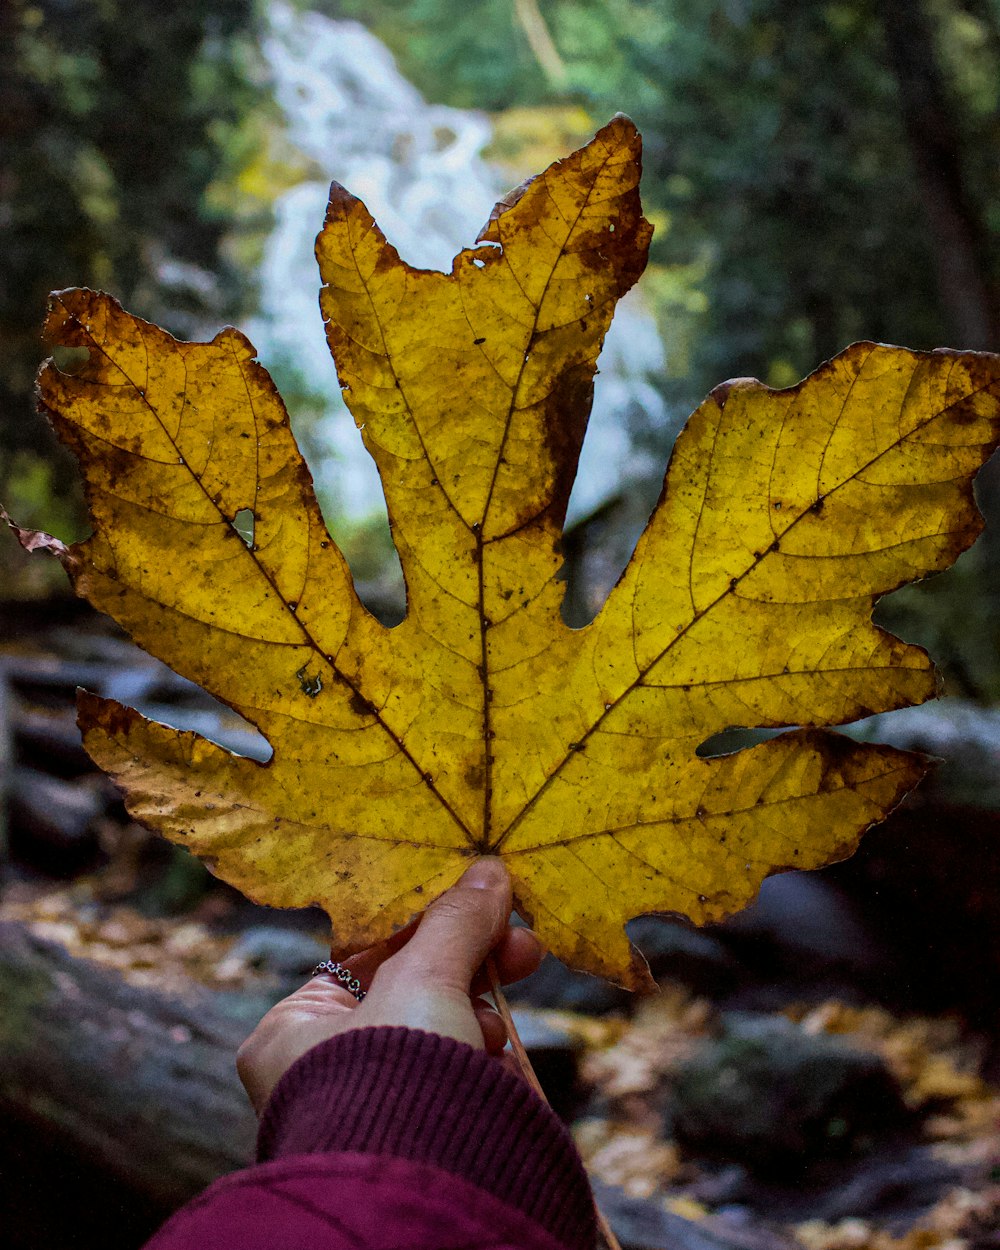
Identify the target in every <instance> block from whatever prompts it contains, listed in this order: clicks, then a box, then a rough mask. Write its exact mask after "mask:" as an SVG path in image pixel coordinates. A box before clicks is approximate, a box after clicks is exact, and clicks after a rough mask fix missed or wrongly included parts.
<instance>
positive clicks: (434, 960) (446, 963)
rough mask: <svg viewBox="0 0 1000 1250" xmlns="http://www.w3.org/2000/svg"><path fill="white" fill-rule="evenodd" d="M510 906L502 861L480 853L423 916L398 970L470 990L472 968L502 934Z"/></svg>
mask: <svg viewBox="0 0 1000 1250" xmlns="http://www.w3.org/2000/svg"><path fill="white" fill-rule="evenodd" d="M510 909H511V885H510V876H509V874H508V872H507V869H506V868H505V867H504V865H503V862H502V861H501V860H499V859H497V858H495V857H493V856H488V857H484V858H483V859H477V860H476V862H475V863H474V864H473V865H472V866H471V867H470V868H469V869H467V870H466V872H465V875H464V876H463V877H462V878H461V880H460V881H459V882H458V883H457V884H456V885H453V886H452V888H451V889H450V890H447V891H446V892H445V893H444V894H442V895H441V897H440V898H438V899H435V900H434V902H433V903H431V905H430V907H428V908H427V910H426V911H425V912H424V914H423V916H421V918H420V924H419V925H418V926H417V931H416V933H415V934H414V935H413V937H412V938H410V940H409V942H407V944H406V945H405V946H404V947H403V949H402V950H401V951H399V952H398V954H397V955H396V956H395V957H394V958H393V960H392V963H393V965H394V971H396V970H398V971H399V972H400V973H403V974H404V975H405V976H406V977H407V978H411V979H412V980H413V981H414V982H423V983H424V984H426V985H433V986H435V987H436V988H445V987H446V988H448V989H456V990H461V991H462V992H463V993H466V994H467V993H468V992H469V988H470V986H471V984H472V977H473V974H474V973H475V972H476V970H477V969H478V968H479V966H480V965H481V964H482V962H483V960H484V959H485V958H486V956H487V955H488V954H489V953H490V951H491V950H492V949H493V947H494V946H496V944H497V942H499V941H500V938H501V937H502V936H503V933H504V930H505V929H506V927H507V921H508V920H509V919H510Z"/></svg>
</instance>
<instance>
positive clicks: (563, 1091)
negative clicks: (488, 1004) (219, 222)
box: [511, 1007, 583, 1121]
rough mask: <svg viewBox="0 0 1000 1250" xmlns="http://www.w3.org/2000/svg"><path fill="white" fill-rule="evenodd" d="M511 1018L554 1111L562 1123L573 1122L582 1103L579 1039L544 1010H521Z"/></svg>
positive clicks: (523, 1008)
mask: <svg viewBox="0 0 1000 1250" xmlns="http://www.w3.org/2000/svg"><path fill="white" fill-rule="evenodd" d="M511 1015H512V1016H513V1017H514V1027H515V1028H516V1029H517V1034H518V1037H520V1039H521V1043H522V1045H523V1046H524V1049H525V1050H526V1051H527V1052H528V1058H529V1059H530V1060H531V1066H532V1067H533V1068H534V1069H535V1075H536V1076H537V1077H538V1080H539V1082H540V1083H541V1086H542V1089H544V1090H545V1096H546V1098H548V1100H549V1103H550V1104H551V1106H552V1110H553V1111H554V1112H555V1113H556V1115H558V1116H560V1117H561V1118H562V1119H563V1120H566V1121H569V1120H571V1119H572V1118H573V1117H574V1116H575V1115H576V1114H577V1113H578V1112H579V1110H580V1106H581V1104H582V1100H583V1090H582V1088H581V1086H580V1083H579V1080H578V1066H579V1064H578V1060H579V1053H580V1042H579V1040H578V1039H577V1038H575V1037H574V1036H573V1035H572V1034H571V1033H570V1032H569V1030H567V1029H565V1028H563V1027H562V1026H560V1025H558V1024H556V1023H554V1022H553V1021H552V1020H551V1019H549V1018H548V1017H547V1016H546V1013H545V1012H544V1011H535V1010H533V1009H532V1008H530V1007H518V1008H517V1009H516V1010H514V1011H512V1012H511Z"/></svg>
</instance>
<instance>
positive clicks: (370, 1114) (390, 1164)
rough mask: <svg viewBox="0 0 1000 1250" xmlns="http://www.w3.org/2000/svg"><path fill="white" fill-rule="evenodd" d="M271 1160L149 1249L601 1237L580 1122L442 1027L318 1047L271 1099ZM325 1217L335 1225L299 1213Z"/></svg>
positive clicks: (266, 1155) (494, 1243)
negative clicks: (573, 1130)
mask: <svg viewBox="0 0 1000 1250" xmlns="http://www.w3.org/2000/svg"><path fill="white" fill-rule="evenodd" d="M258 1160H259V1165H258V1166H257V1167H256V1168H251V1169H249V1170H248V1171H246V1172H241V1173H235V1174H233V1175H232V1176H229V1177H225V1178H223V1180H222V1181H219V1182H216V1184H215V1185H213V1186H211V1187H210V1189H209V1190H207V1191H206V1193H205V1194H203V1195H202V1196H201V1198H199V1199H196V1200H195V1202H194V1203H191V1204H189V1205H188V1207H185V1208H183V1209H182V1211H180V1212H179V1213H178V1214H177V1215H176V1216H174V1217H173V1219H172V1220H171V1221H170V1222H169V1223H168V1224H167V1225H166V1226H165V1227H164V1228H163V1229H162V1230H161V1231H160V1233H159V1234H158V1235H157V1236H156V1237H155V1238H154V1239H153V1241H152V1242H151V1243H149V1247H148V1250H188V1248H189V1247H190V1248H191V1250H194V1247H198V1250H202V1247H208V1246H210V1247H211V1250H230V1247H232V1250H235V1248H236V1247H237V1246H239V1247H241V1248H245V1247H249V1246H256V1245H257V1244H258V1242H257V1241H256V1240H254V1238H255V1237H260V1242H259V1244H260V1245H261V1246H267V1247H273V1248H274V1250H284V1247H285V1246H286V1245H288V1246H289V1247H292V1246H294V1247H296V1250H298V1248H299V1247H302V1248H305V1247H307V1246H308V1247H312V1246H313V1245H315V1246H317V1247H324V1250H325V1248H326V1247H329V1248H330V1250H341V1248H342V1247H343V1248H344V1250H351V1248H353V1247H354V1246H362V1245H363V1246H366V1247H372V1248H373V1250H374V1248H375V1247H381V1246H383V1245H385V1246H387V1247H388V1246H393V1247H397V1246H404V1245H405V1246H408V1247H409V1246H413V1247H422V1246H424V1245H425V1244H426V1245H427V1246H429V1247H444V1246H446V1245H450V1244H452V1240H453V1238H457V1239H458V1240H456V1241H454V1244H455V1245H456V1246H459V1245H461V1246H463V1247H468V1248H469V1250H472V1248H473V1247H476V1248H478V1247H482V1250H494V1248H495V1250H501V1248H505V1247H508V1246H511V1247H518V1248H520V1247H524V1248H525V1250H560V1248H562V1250H565V1248H570V1250H593V1247H594V1246H595V1244H596V1237H597V1233H596V1225H595V1220H594V1209H593V1202H592V1199H591V1196H590V1186H589V1184H588V1182H587V1177H586V1173H585V1172H584V1169H583V1165H582V1163H581V1161H580V1157H579V1155H578V1154H577V1152H576V1150H575V1148H574V1146H573V1143H572V1139H571V1138H570V1136H569V1133H568V1132H567V1130H566V1128H565V1126H564V1125H563V1124H562V1123H561V1122H560V1121H559V1119H558V1118H557V1117H556V1116H555V1115H554V1114H553V1112H552V1111H551V1110H550V1109H549V1108H548V1107H547V1106H546V1105H545V1104H544V1103H543V1102H542V1101H541V1100H540V1099H539V1098H538V1097H537V1096H536V1095H535V1094H534V1093H533V1092H532V1090H530V1089H529V1088H528V1086H527V1085H526V1084H525V1083H524V1082H523V1081H522V1080H521V1079H520V1077H518V1076H516V1075H515V1074H514V1073H513V1072H511V1071H509V1070H508V1069H507V1068H506V1067H505V1066H504V1065H503V1064H501V1063H499V1062H498V1061H497V1060H496V1059H494V1058H491V1057H490V1056H488V1055H487V1054H485V1053H484V1052H483V1051H477V1050H473V1049H472V1047H470V1046H466V1045H464V1044H463V1043H461V1042H455V1041H452V1040H451V1039H449V1038H444V1037H440V1036H438V1035H437V1034H433V1033H423V1032H420V1031H418V1030H415V1029H403V1028H377V1029H356V1030H352V1031H351V1032H348V1033H343V1034H341V1035H339V1036H338V1037H335V1038H332V1039H331V1040H330V1041H328V1042H323V1043H321V1044H320V1045H319V1046H316V1047H314V1048H313V1049H312V1050H310V1051H309V1052H308V1053H307V1054H305V1055H303V1057H302V1058H301V1059H300V1060H298V1062H297V1063H295V1064H293V1065H292V1067H291V1068H290V1069H289V1070H288V1071H287V1072H286V1073H285V1075H284V1076H283V1077H282V1079H281V1080H280V1081H279V1083H278V1086H277V1088H276V1089H275V1091H274V1093H273V1094H272V1096H271V1099H270V1101H269V1102H268V1105H267V1107H266V1108H265V1111H264V1115H263V1118H262V1120H261V1125H260V1134H259V1137H258ZM274 1203H277V1204H278V1208H276V1212H279V1208H280V1211H283V1215H281V1214H280V1212H279V1213H276V1214H275V1216H274V1220H275V1223H274V1225H273V1227H272V1226H271V1224H270V1223H269V1219H270V1217H269V1216H268V1215H267V1212H268V1211H270V1210H271V1207H272V1206H273V1204H274ZM301 1203H305V1206H306V1207H307V1208H309V1211H306V1210H305V1208H302V1209H301V1210H300V1208H299V1206H296V1205H295V1204H301ZM293 1209H294V1218H293V1217H292V1215H290V1212H292V1211H293ZM321 1217H322V1218H325V1219H332V1220H334V1222H335V1223H334V1225H333V1226H331V1228H330V1229H328V1230H326V1231H324V1228H323V1227H321V1226H319V1225H317V1229H315V1230H312V1231H311V1232H310V1230H308V1229H307V1228H306V1227H305V1224H302V1223H300V1222H296V1221H302V1220H306V1221H308V1219H313V1220H314V1221H315V1220H318V1219H320V1218H321ZM290 1219H291V1223H289V1220H290ZM352 1221H355V1222H356V1228H355V1226H354V1224H352ZM348 1225H350V1226H351V1227H348ZM351 1228H354V1229H355V1233H356V1234H357V1240H354V1239H353V1237H354V1234H353V1233H352V1232H351ZM314 1236H315V1237H318V1238H319V1239H318V1240H314V1239H311V1238H313V1237H314ZM286 1237H287V1238H289V1240H287V1241H286V1239H285V1238H286ZM248 1238H249V1239H248Z"/></svg>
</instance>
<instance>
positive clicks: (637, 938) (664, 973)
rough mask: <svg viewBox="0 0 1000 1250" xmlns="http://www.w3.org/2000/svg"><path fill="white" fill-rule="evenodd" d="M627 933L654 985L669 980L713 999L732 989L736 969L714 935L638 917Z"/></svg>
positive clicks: (658, 918)
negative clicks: (637, 949) (647, 967)
mask: <svg viewBox="0 0 1000 1250" xmlns="http://www.w3.org/2000/svg"><path fill="white" fill-rule="evenodd" d="M627 931H628V935H629V938H630V939H631V940H632V942H633V943H634V944H635V945H636V946H637V947H638V948H639V950H641V951H642V953H643V955H644V956H645V957H646V962H647V963H648V964H649V970H650V972H652V974H653V976H654V977H655V978H656V979H657V981H660V980H665V979H667V978H669V979H670V980H672V981H680V982H681V984H683V985H686V986H688V987H689V988H690V989H691V990H693V991H694V993H696V994H708V995H712V996H715V995H718V994H724V993H726V992H728V991H729V990H730V989H732V988H733V986H734V984H735V982H736V977H737V965H736V962H735V960H734V959H733V957H732V955H730V953H729V951H728V950H727V949H726V947H725V945H724V943H723V942H721V941H720V940H719V938H718V937H717V936H715V934H713V933H710V932H706V931H705V930H704V929H697V928H695V927H694V926H693V925H691V924H685V923H684V922H682V921H680V920H674V919H671V918H670V917H668V916H639V917H638V918H637V919H636V920H632V921H630V923H629V924H628V925H627Z"/></svg>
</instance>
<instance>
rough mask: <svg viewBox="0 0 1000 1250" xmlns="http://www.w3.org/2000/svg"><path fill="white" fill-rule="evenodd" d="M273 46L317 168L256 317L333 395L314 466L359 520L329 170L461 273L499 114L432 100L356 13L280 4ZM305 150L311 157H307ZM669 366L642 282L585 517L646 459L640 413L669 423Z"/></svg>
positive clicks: (292, 131)
mask: <svg viewBox="0 0 1000 1250" xmlns="http://www.w3.org/2000/svg"><path fill="white" fill-rule="evenodd" d="M268 23H269V29H268V33H267V35H266V38H265V40H264V45H263V51H264V55H265V57H266V59H267V63H268V65H269V68H270V72H271V76H272V80H273V85H274V93H275V98H276V100H277V102H278V104H279V106H280V107H281V109H282V111H283V113H284V116H285V122H286V141H287V143H288V145H289V146H290V147H291V148H292V149H294V150H295V152H296V153H297V154H298V159H299V162H300V163H304V164H305V165H306V167H307V169H308V171H309V172H308V173H307V176H306V178H305V179H304V180H303V181H301V182H299V183H297V185H295V186H294V187H292V188H291V190H289V191H287V192H285V193H284V194H283V195H281V196H280V197H279V199H278V200H277V202H276V204H275V227H274V230H273V232H272V234H271V236H270V238H269V240H268V243H267V246H266V250H265V257H264V264H263V269H262V272H261V291H260V295H261V304H260V307H261V312H260V315H259V317H258V318H257V319H256V320H255V322H254V323H253V324H252V325H251V326H250V327H249V333H250V338H251V339H252V341H253V342H254V343H255V344H256V346H257V349H258V352H259V354H260V359H261V360H262V362H263V363H264V364H265V365H267V364H268V363H269V361H275V360H284V361H288V362H293V363H294V364H295V366H296V367H297V369H298V371H299V373H300V374H301V376H302V379H303V381H304V382H305V383H306V384H307V386H308V388H309V389H310V391H315V392H318V393H320V394H323V395H328V396H329V397H330V398H329V413H330V417H331V419H329V420H327V421H326V422H325V423H324V427H325V428H324V431H323V434H324V441H325V442H326V443H327V445H328V446H329V448H330V451H331V453H332V455H331V457H330V461H329V462H328V463H327V464H323V465H315V464H314V465H312V466H311V467H312V468H313V471H314V475H315V477H316V478H317V481H318V483H319V484H320V485H321V487H322V488H323V490H324V492H325V493H326V495H327V497H330V496H332V497H333V498H334V499H336V500H337V502H338V504H339V507H340V508H341V510H342V511H343V513H344V514H345V515H346V516H348V517H351V518H361V517H364V516H367V515H368V514H370V513H371V512H373V511H375V510H376V509H378V508H381V507H382V506H383V505H382V492H381V485H380V483H379V480H378V474H377V473H376V471H375V467H374V464H373V462H372V461H371V460H370V458H369V456H368V453H367V452H366V451H365V450H364V447H363V446H362V443H361V438H360V436H359V434H358V432H357V430H356V429H355V427H354V423H353V421H352V420H351V419H350V417H349V415H348V414H347V412H346V409H345V408H344V405H343V401H342V400H341V398H340V389H339V386H338V383H337V377H336V373H335V371H334V368H333V363H332V361H331V360H330V356H329V352H328V349H327V346H326V340H325V338H324V334H323V323H322V320H321V317H320V313H319V304H318V293H319V275H318V272H317V269H316V262H315V259H314V257H313V244H314V241H315V238H316V234H317V233H318V231H319V228H320V226H321V225H322V223H323V218H324V215H325V212H326V200H327V192H328V188H329V181H330V179H335V180H336V181H337V182H340V183H342V184H343V185H344V186H346V187H348V188H349V189H350V191H351V192H352V193H353V194H354V195H357V196H359V197H360V198H361V199H363V200H364V201H365V203H366V204H367V206H368V208H369V210H370V211H371V213H372V215H373V216H374V217H375V219H376V220H377V221H378V223H379V225H380V226H381V228H382V230H383V231H384V233H385V235H386V237H387V238H388V239H389V241H390V242H391V243H392V244H393V245H394V246H395V247H396V248H397V249H398V250H399V253H400V255H401V256H402V257H403V258H404V259H405V260H407V261H408V262H409V263H410V264H411V265H417V266H421V267H424V268H434V269H443V270H444V271H445V272H450V270H451V260H452V257H453V255H454V254H455V253H456V252H458V251H459V250H461V248H462V247H467V246H471V245H472V243H473V242H474V240H475V238H476V236H477V234H478V233H479V230H480V228H481V227H482V225H483V224H484V222H485V221H486V219H487V217H488V216H489V213H490V210H491V209H492V207H493V204H494V202H495V201H496V200H497V199H498V198H499V197H500V195H502V194H503V193H504V191H506V190H507V189H508V188H507V187H505V186H504V185H503V184H502V181H501V179H500V177H499V175H498V173H497V171H496V170H495V169H493V168H491V166H490V165H489V164H488V163H487V162H486V161H485V160H484V159H483V157H482V155H481V154H482V151H483V149H484V147H485V146H486V145H487V144H488V143H489V140H490V136H491V128H490V122H489V119H488V118H487V117H486V116H485V115H483V114H481V113H475V112H467V111H462V110H458V109H452V108H446V107H444V106H442V105H437V104H428V103H427V102H426V101H425V100H424V99H423V98H422V96H421V95H420V93H419V92H418V91H417V90H416V88H414V87H413V86H412V85H411V84H410V83H408V82H407V81H406V80H405V79H404V78H403V77H402V76H401V75H400V73H399V71H398V70H397V68H396V65H395V62H394V60H393V58H392V56H391V54H390V53H389V51H388V50H387V49H386V48H385V47H384V46H383V45H382V44H381V43H380V42H379V41H378V40H377V39H376V38H375V36H374V35H372V34H370V33H369V32H368V31H367V30H366V29H365V28H364V27H363V26H361V25H360V24H359V23H357V22H349V21H334V20H332V19H330V18H328V17H325V16H323V15H321V14H319V13H314V12H310V11H305V12H300V11H297V10H295V9H294V8H292V7H290V6H289V5H287V4H285V3H282V2H281V0H273V2H272V3H271V5H270V6H269V13H268ZM302 158H304V162H303V160H302ZM662 366H663V349H662V346H661V342H660V338H659V335H658V333H657V330H656V326H655V324H654V321H653V318H652V316H651V315H650V314H649V312H648V311H647V310H646V308H645V306H644V304H643V301H642V299H641V296H637V293H636V292H635V291H633V292H632V293H631V294H630V295H629V296H628V297H627V298H626V299H625V300H624V301H623V302H622V304H621V305H620V306H619V311H618V313H617V315H616V317H615V321H614V324H613V326H612V329H611V332H610V333H609V335H608V337H607V340H606V342H605V347H604V351H603V353H602V355H601V360H600V370H601V372H600V375H599V377H598V379H597V387H596V398H595V403H594V413H593V416H592V418H591V422H590V430H589V433H588V435H587V441H586V443H585V445H584V451H583V455H582V457H581V461H580V472H579V475H578V478H577V483H576V486H575V488H574V491H573V498H572V499H571V501H570V516H571V519H572V518H573V517H576V516H582V515H586V514H587V513H588V512H590V511H591V510H592V509H593V508H595V507H596V506H598V505H599V504H600V503H602V502H603V501H604V500H605V499H607V498H608V497H609V496H610V495H612V494H613V493H614V492H615V490H616V488H617V486H618V484H619V482H621V481H622V480H624V479H627V478H628V477H630V476H632V475H634V473H635V472H636V470H637V469H638V468H640V467H641V466H640V464H639V463H638V459H637V453H635V452H634V451H633V449H632V447H631V443H630V439H629V433H628V429H629V412H630V410H631V409H632V407H633V406H638V408H639V409H640V410H642V411H643V412H645V414H646V420H647V422H651V423H654V424H655V423H658V422H659V421H661V420H665V414H664V408H663V403H662V400H661V399H660V396H659V394H658V392H657V391H656V390H655V388H654V387H653V386H652V385H650V383H649V381H648V378H649V376H650V375H651V374H652V373H655V372H656V371H657V370H659V369H661V368H662Z"/></svg>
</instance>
